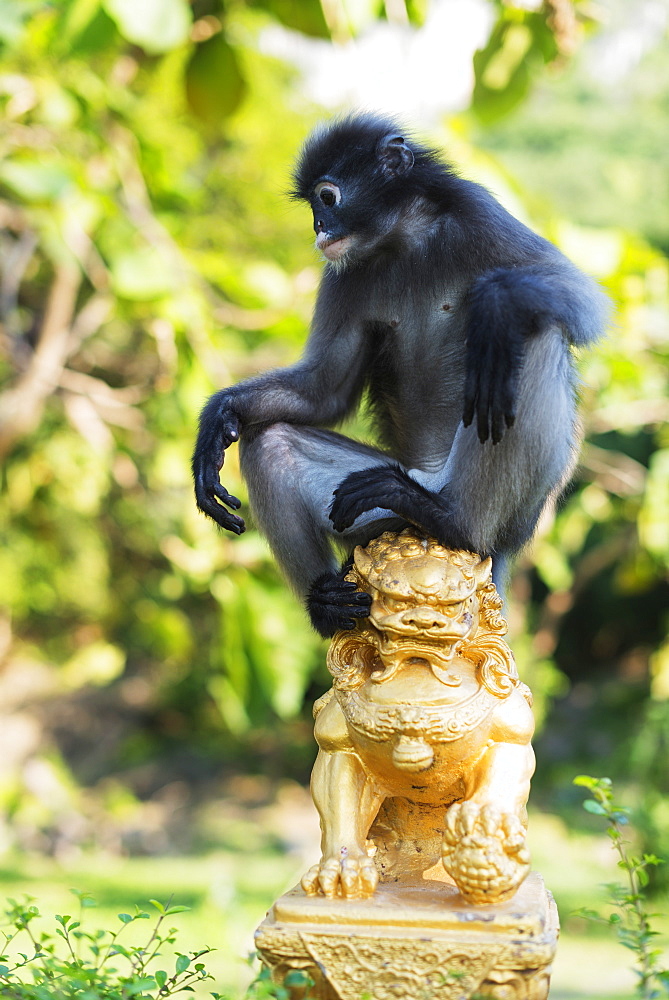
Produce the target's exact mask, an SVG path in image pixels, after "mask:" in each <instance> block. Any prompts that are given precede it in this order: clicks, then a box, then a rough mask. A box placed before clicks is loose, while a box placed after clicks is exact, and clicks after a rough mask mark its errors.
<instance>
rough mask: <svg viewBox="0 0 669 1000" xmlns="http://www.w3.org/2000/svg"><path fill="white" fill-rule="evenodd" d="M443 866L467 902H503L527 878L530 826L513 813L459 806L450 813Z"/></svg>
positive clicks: (474, 804) (465, 804)
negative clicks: (527, 838)
mask: <svg viewBox="0 0 669 1000" xmlns="http://www.w3.org/2000/svg"><path fill="white" fill-rule="evenodd" d="M442 861H443V863H444V868H445V869H446V871H447V872H448V874H449V875H450V876H451V878H452V879H453V881H454V882H455V884H456V885H457V887H458V889H459V890H460V892H461V894H462V896H463V897H464V898H465V899H466V900H467V902H468V903H500V902H503V901H504V900H505V899H509V897H510V896H512V895H513V893H514V892H515V891H516V889H517V888H518V886H519V885H520V883H521V882H522V881H523V879H524V878H525V876H526V875H527V873H528V871H529V867H530V855H529V851H528V850H527V847H526V846H525V827H524V826H523V823H522V822H521V820H520V819H519V817H518V815H517V814H516V813H514V812H507V811H504V810H502V809H499V808H498V807H497V806H494V805H490V804H487V805H481V804H479V803H477V802H456V803H454V805H452V806H451V807H450V808H449V810H448V812H447V813H446V825H445V829H444V838H443V842H442Z"/></svg>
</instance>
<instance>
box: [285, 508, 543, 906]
mask: <svg viewBox="0 0 669 1000" xmlns="http://www.w3.org/2000/svg"><path fill="white" fill-rule="evenodd" d="M348 579H349V580H352V581H354V582H355V583H356V584H357V586H358V587H359V588H360V589H361V590H364V591H366V592H367V593H368V594H370V595H371V597H372V606H371V611H370V616H369V619H368V620H367V621H365V623H364V625H363V626H358V628H357V629H356V630H355V631H353V632H339V633H337V635H336V636H335V637H334V639H333V640H332V644H331V646H330V650H329V653H328V669H329V670H330V672H331V674H332V676H333V678H334V683H333V687H332V689H331V690H330V691H328V692H327V694H325V695H324V696H323V697H322V698H320V699H319V700H318V701H317V702H316V704H315V706H314V715H315V717H316V725H315V737H316V741H317V743H318V746H319V753H318V757H317V760H316V763H315V765H314V770H313V774H312V782H311V786H312V794H313V798H314V802H315V804H316V807H317V809H318V811H319V814H320V818H321V829H322V842H321V848H322V857H321V860H320V862H319V863H318V864H317V865H314V866H313V868H311V869H310V871H309V872H307V874H306V875H305V876H304V877H303V879H302V888H303V889H304V890H305V892H307V893H308V894H310V895H313V894H316V893H322V894H324V895H326V896H344V897H349V898H360V897H365V896H371V895H372V894H373V893H374V890H375V888H376V886H377V884H378V881H379V879H381V880H382V881H397V880H398V879H401V878H411V877H414V878H415V877H421V876H422V875H423V873H425V872H426V871H428V869H430V868H432V867H434V865H435V863H438V862H439V858H440V856H441V862H442V863H443V867H444V868H445V870H446V872H447V873H448V875H450V877H451V878H452V879H453V881H454V882H455V884H456V885H457V887H458V889H459V890H460V893H461V894H462V896H463V897H464V898H465V900H466V901H467V902H468V903H497V902H501V901H503V900H505V899H507V898H509V897H510V896H512V895H513V893H514V892H515V891H516V889H517V888H518V886H519V885H520V883H521V882H522V880H523V879H524V878H525V876H526V874H527V873H528V871H529V854H528V851H527V848H526V846H525V837H526V826H527V813H526V808H525V807H526V803H527V797H528V795H529V788H530V778H531V776H532V774H533V771H534V754H533V751H532V747H531V744H530V740H531V738H532V734H533V732H534V719H533V717H532V712H531V709H530V704H531V695H530V691H529V689H528V688H527V687H526V686H525V685H524V684H521V683H520V681H519V679H518V674H517V671H516V667H515V663H514V659H513V654H512V653H511V650H510V649H509V647H508V645H507V644H506V642H505V641H504V639H503V638H502V637H503V636H504V635H505V633H506V622H505V621H504V619H503V618H502V617H501V614H500V611H501V608H502V601H501V599H500V597H499V596H498V594H497V591H496V589H495V586H494V584H493V583H492V580H491V561H490V559H484V560H481V559H480V558H479V557H478V556H476V555H474V554H472V553H470V552H464V551H452V550H450V549H446V548H444V547H443V546H442V545H440V544H438V543H437V542H436V541H434V540H433V539H425V538H423V537H422V536H420V535H419V534H418V533H417V532H416V531H415V530H414V529H412V528H407V529H406V530H405V531H402V532H401V533H400V534H395V533H394V532H386V533H385V534H383V535H381V536H380V537H379V538H377V539H375V540H374V541H373V542H370V544H369V545H367V546H366V548H364V549H363V548H361V547H358V548H357V549H356V550H355V554H354V565H353V567H352V569H351V571H350V573H349V575H348ZM368 838H369V839H368ZM440 870H441V875H442V877H443V869H440ZM429 877H434V878H439V877H440V876H439V871H438V870H437V869H435V873H433V874H430V876H429Z"/></svg>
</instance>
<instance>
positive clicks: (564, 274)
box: [462, 255, 608, 444]
mask: <svg viewBox="0 0 669 1000" xmlns="http://www.w3.org/2000/svg"><path fill="white" fill-rule="evenodd" d="M467 308H468V321H467V364H466V373H467V374H466V382H465V400H464V412H463V418H462V419H463V423H464V425H465V427H468V426H469V424H471V423H472V421H473V420H474V418H476V429H477V432H478V437H479V440H480V441H481V443H485V442H486V441H487V440H488V438H490V439H491V440H492V443H493V444H498V443H499V441H501V439H502V436H503V434H504V431H505V429H506V428H507V427H511V426H512V424H513V423H514V421H515V419H516V403H517V398H518V389H519V381H520V377H521V370H522V366H523V361H524V358H525V347H526V343H527V340H528V338H530V337H533V336H536V335H537V334H541V333H544V332H545V331H547V330H549V329H550V328H556V330H560V331H562V334H563V335H564V337H565V338H566V340H567V341H568V342H569V343H571V344H574V345H578V346H580V345H584V344H588V343H591V342H592V341H594V340H596V339H597V338H598V337H599V336H600V335H601V334H602V332H603V329H604V326H605V323H606V318H607V312H608V308H607V299H606V297H605V295H604V294H603V293H602V292H601V291H600V289H599V288H598V287H597V285H596V284H595V283H594V282H593V281H592V280H591V279H590V278H588V277H586V276H585V275H584V274H582V273H581V272H580V271H578V270H577V269H576V268H575V267H573V266H572V265H571V264H570V262H569V261H567V260H566V259H565V258H562V257H561V256H559V255H556V256H555V258H554V259H552V260H548V261H546V262H544V263H537V264H533V265H529V266H518V267H513V268H498V269H496V270H492V271H488V272H486V273H485V274H482V275H481V276H480V277H479V278H477V279H476V281H475V282H474V284H473V285H472V287H471V288H470V290H469V293H468V296H467ZM551 375H552V373H551V372H550V371H547V372H546V379H547V385H548V383H549V380H550V378H551Z"/></svg>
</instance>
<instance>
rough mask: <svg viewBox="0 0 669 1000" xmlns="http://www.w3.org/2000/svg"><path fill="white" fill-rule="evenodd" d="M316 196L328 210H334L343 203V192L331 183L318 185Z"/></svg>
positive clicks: (326, 182) (325, 182)
mask: <svg viewBox="0 0 669 1000" xmlns="http://www.w3.org/2000/svg"><path fill="white" fill-rule="evenodd" d="M314 194H315V195H316V197H317V198H318V200H319V201H321V202H322V203H323V204H324V205H325V207H326V208H334V206H335V205H338V204H339V202H340V201H341V191H340V190H339V188H338V187H337V185H336V184H332V183H331V181H321V183H320V184H317V185H316V190H315V191H314Z"/></svg>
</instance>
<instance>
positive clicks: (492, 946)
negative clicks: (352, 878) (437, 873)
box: [256, 873, 559, 1000]
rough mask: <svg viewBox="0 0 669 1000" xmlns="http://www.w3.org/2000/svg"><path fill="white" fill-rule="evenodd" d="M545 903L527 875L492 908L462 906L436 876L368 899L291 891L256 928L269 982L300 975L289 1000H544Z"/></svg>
mask: <svg viewBox="0 0 669 1000" xmlns="http://www.w3.org/2000/svg"><path fill="white" fill-rule="evenodd" d="M558 929H559V924H558V915H557V909H556V907H555V903H554V901H553V898H552V896H551V894H550V893H549V892H547V891H546V889H545V888H544V884H543V880H542V878H541V876H540V875H538V874H536V873H532V874H531V875H529V876H528V878H527V879H526V880H525V882H524V883H523V884H522V885H521V887H520V888H519V890H518V892H517V893H516V895H515V896H514V897H513V898H512V899H510V900H508V901H507V902H506V903H501V904H499V905H496V906H471V905H467V904H466V903H465V902H464V901H463V899H462V897H461V896H460V894H459V892H458V890H457V889H456V888H455V886H454V885H453V884H452V883H450V882H448V881H439V880H436V879H422V880H419V879H415V880H406V881H405V880H402V881H398V882H392V883H386V884H381V885H380V886H379V887H378V889H377V891H376V893H375V895H374V896H373V897H372V898H371V899H361V900H345V899H326V898H325V897H323V896H307V895H305V893H304V892H303V891H302V889H301V888H299V887H298V888H296V889H292V890H291V891H290V892H287V893H286V894H285V895H283V896H282V897H281V898H280V899H278V900H277V901H276V903H275V904H274V906H273V907H272V909H271V910H270V912H269V913H268V915H267V917H266V919H265V920H264V921H263V923H262V924H261V925H260V927H259V928H258V930H257V931H256V947H257V949H258V952H259V954H260V957H261V959H262V961H263V962H264V963H265V964H266V965H267V966H268V967H269V968H270V970H271V972H272V977H273V979H274V981H275V982H277V983H283V982H284V980H285V978H286V976H287V975H288V973H290V972H291V971H293V970H295V969H299V970H303V971H304V972H306V973H308V975H309V976H310V977H311V979H313V981H314V983H315V986H314V987H312V988H311V989H310V990H309V992H308V993H307V992H305V990H304V988H303V987H296V988H289V993H291V998H292V1000H301V998H302V997H304V996H309V997H313V998H317V1000H432V998H435V1000H469V998H471V1000H545V998H546V997H547V996H548V989H549V984H550V971H551V962H552V960H553V957H554V955H555V949H556V945H557V936H558Z"/></svg>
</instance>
